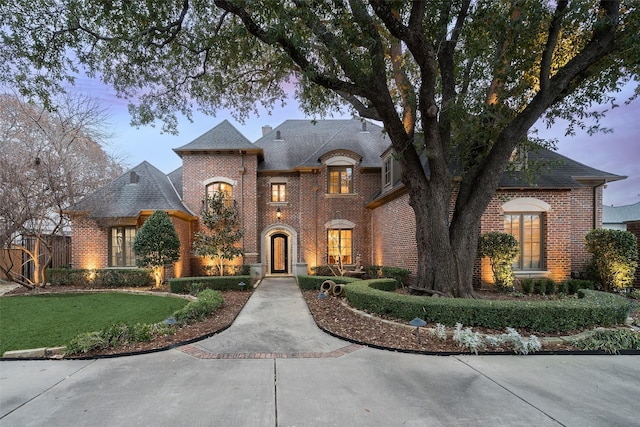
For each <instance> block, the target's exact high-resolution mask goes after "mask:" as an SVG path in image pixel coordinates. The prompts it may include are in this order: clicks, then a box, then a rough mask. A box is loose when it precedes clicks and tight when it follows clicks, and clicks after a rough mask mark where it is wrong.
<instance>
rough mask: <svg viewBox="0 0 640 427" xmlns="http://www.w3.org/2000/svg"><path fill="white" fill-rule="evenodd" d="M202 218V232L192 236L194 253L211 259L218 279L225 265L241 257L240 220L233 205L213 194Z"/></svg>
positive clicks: (206, 202)
mask: <svg viewBox="0 0 640 427" xmlns="http://www.w3.org/2000/svg"><path fill="white" fill-rule="evenodd" d="M204 205H205V206H206V208H205V209H203V212H202V214H201V218H202V223H203V224H204V226H205V227H206V228H207V231H205V232H197V233H195V236H194V237H195V239H194V242H193V249H194V252H195V254H196V255H198V256H202V257H207V258H210V259H211V260H212V261H213V262H214V263H215V264H216V265H217V267H218V272H219V274H220V276H222V275H223V274H224V261H225V260H228V261H231V260H233V259H234V258H235V257H237V256H243V255H244V251H243V250H242V249H240V248H239V247H238V243H239V242H240V240H241V239H242V237H243V236H244V229H243V228H242V227H240V217H239V216H238V212H237V209H236V205H235V202H234V203H230V201H229V200H228V198H227V196H226V194H225V193H223V192H222V191H215V192H214V193H213V194H211V195H210V196H207V198H206V199H205V203H204Z"/></svg>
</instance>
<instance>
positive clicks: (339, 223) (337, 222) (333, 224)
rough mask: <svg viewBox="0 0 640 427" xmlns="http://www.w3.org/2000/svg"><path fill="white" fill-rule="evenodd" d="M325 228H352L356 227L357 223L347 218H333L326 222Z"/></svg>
mask: <svg viewBox="0 0 640 427" xmlns="http://www.w3.org/2000/svg"><path fill="white" fill-rule="evenodd" d="M324 228H326V229H332V230H350V229H354V228H356V224H355V223H353V222H351V221H349V220H346V219H332V220H331V221H328V222H325V223H324Z"/></svg>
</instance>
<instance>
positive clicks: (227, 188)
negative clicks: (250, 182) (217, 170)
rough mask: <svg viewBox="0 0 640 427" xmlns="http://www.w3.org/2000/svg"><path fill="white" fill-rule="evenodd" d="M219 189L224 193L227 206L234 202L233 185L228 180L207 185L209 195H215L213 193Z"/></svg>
mask: <svg viewBox="0 0 640 427" xmlns="http://www.w3.org/2000/svg"><path fill="white" fill-rule="evenodd" d="M218 191H220V192H222V193H224V196H225V200H226V203H227V206H230V205H231V203H232V196H233V186H232V185H231V184H227V183H226V182H213V183H211V184H209V185H207V197H211V196H213V194H214V193H216V192H218Z"/></svg>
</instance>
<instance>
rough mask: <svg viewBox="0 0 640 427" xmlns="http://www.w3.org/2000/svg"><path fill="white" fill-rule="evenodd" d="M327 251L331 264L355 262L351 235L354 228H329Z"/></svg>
mask: <svg viewBox="0 0 640 427" xmlns="http://www.w3.org/2000/svg"><path fill="white" fill-rule="evenodd" d="M327 233H328V234H327V246H328V247H327V253H328V254H329V260H328V262H329V264H338V263H339V261H342V264H343V265H345V264H353V261H352V256H351V254H352V253H353V249H352V244H351V241H352V239H351V236H352V230H335V229H333V230H331V229H330V230H327Z"/></svg>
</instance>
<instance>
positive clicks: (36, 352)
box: [2, 347, 67, 359]
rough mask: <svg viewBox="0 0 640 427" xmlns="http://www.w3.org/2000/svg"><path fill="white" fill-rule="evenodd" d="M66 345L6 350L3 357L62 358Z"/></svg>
mask: <svg viewBox="0 0 640 427" xmlns="http://www.w3.org/2000/svg"><path fill="white" fill-rule="evenodd" d="M66 349H67V348H66V347H42V348H32V349H28V350H10V351H6V352H5V353H4V354H3V355H2V358H3V359H36V358H48V359H50V358H57V357H59V358H62V356H63V354H64V351H65V350H66Z"/></svg>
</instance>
